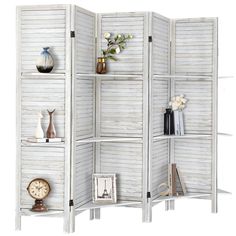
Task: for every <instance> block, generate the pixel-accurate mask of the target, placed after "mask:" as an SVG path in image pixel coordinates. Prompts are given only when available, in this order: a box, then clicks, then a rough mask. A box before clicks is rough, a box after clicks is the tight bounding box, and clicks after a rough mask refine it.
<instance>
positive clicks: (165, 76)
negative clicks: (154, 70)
mask: <svg viewBox="0 0 236 236" xmlns="http://www.w3.org/2000/svg"><path fill="white" fill-rule="evenodd" d="M153 78H193V79H195V78H196V79H199V78H204V79H212V76H211V75H170V74H163V75H156V74H155V75H153Z"/></svg>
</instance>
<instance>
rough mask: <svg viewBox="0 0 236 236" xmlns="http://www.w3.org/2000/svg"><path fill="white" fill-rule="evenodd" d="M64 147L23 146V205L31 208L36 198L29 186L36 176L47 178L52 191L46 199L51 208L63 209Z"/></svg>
mask: <svg viewBox="0 0 236 236" xmlns="http://www.w3.org/2000/svg"><path fill="white" fill-rule="evenodd" d="M64 156H65V152H64V148H53V147H44V148H41V147H22V151H21V207H22V208H31V207H32V205H33V204H34V199H32V198H31V197H30V195H29V194H28V192H27V189H26V188H27V186H28V184H29V183H30V181H31V180H33V179H35V178H38V177H40V178H45V179H46V180H48V182H49V183H50V186H51V192H50V195H49V196H48V198H47V199H46V200H45V203H46V204H47V206H48V208H49V209H56V210H59V209H63V200H64V161H65V160H64Z"/></svg>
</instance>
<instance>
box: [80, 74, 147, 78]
mask: <svg viewBox="0 0 236 236" xmlns="http://www.w3.org/2000/svg"><path fill="white" fill-rule="evenodd" d="M76 75H77V76H80V77H100V78H112V77H117V78H136V79H137V78H143V75H140V74H137V75H133V74H132V75H130V74H126V75H125V74H124V75H123V74H76Z"/></svg>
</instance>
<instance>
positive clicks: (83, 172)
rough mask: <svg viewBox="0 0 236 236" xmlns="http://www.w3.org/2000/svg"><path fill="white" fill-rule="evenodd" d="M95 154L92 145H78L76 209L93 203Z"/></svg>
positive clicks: (76, 154)
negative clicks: (90, 202)
mask: <svg viewBox="0 0 236 236" xmlns="http://www.w3.org/2000/svg"><path fill="white" fill-rule="evenodd" d="M93 153H94V148H93V144H92V143H87V144H79V145H76V153H75V189H74V191H75V193H74V196H75V197H74V201H75V208H78V207H79V206H81V205H83V204H85V203H87V202H89V201H92V174H93Z"/></svg>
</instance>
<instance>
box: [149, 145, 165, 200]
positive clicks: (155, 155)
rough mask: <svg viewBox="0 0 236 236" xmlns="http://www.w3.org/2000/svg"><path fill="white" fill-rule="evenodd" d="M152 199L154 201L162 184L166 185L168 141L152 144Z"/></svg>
mask: <svg viewBox="0 0 236 236" xmlns="http://www.w3.org/2000/svg"><path fill="white" fill-rule="evenodd" d="M152 148H153V150H152V197H153V198H154V199H155V198H156V197H157V196H158V195H159V193H160V191H162V190H160V189H159V188H158V187H159V185H160V184H162V183H166V184H167V183H168V163H169V157H168V148H169V146H168V140H160V141H155V142H154V143H153V144H152Z"/></svg>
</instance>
